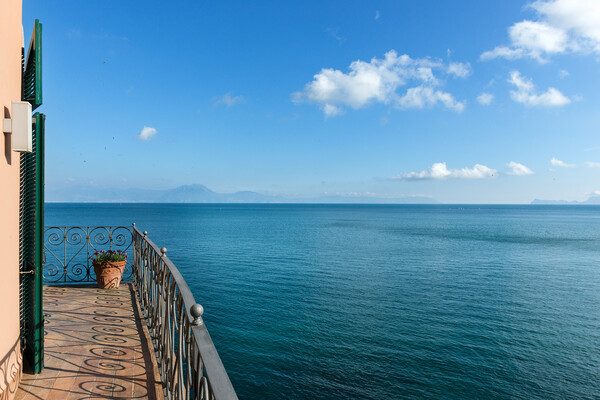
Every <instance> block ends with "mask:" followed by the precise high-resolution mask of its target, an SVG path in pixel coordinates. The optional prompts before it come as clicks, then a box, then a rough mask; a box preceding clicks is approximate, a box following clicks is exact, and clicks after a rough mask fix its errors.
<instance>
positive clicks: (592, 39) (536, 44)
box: [481, 0, 600, 62]
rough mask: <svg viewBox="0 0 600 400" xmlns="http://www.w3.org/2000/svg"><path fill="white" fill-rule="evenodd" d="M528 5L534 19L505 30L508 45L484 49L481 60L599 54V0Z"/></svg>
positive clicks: (553, 0)
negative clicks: (531, 9) (532, 10)
mask: <svg viewBox="0 0 600 400" xmlns="http://www.w3.org/2000/svg"><path fill="white" fill-rule="evenodd" d="M530 7H531V8H533V9H534V10H535V11H536V12H537V20H535V21H530V20H524V21H521V22H517V23H515V24H513V25H512V26H511V27H510V28H509V29H508V34H509V38H510V45H509V46H498V47H496V48H494V49H493V50H490V51H486V52H484V53H483V54H482V55H481V59H482V60H489V59H493V58H498V57H502V58H507V59H517V58H525V57H529V58H533V59H536V60H538V61H539V62H546V61H547V58H548V57H549V56H552V55H555V54H564V53H569V52H571V53H584V54H585V53H590V52H593V53H596V54H600V7H599V5H598V0H538V1H535V2H534V3H532V4H531V5H530Z"/></svg>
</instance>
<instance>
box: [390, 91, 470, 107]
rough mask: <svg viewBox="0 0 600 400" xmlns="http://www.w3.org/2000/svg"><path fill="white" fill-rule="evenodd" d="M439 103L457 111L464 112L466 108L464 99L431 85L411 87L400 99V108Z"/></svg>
mask: <svg viewBox="0 0 600 400" xmlns="http://www.w3.org/2000/svg"><path fill="white" fill-rule="evenodd" d="M437 103H442V104H443V105H444V106H446V108H450V109H452V110H454V111H457V112H462V111H463V110H464V109H465V102H464V101H462V102H461V101H456V99H455V98H454V97H453V96H452V95H451V94H450V93H447V92H443V91H441V90H435V89H433V88H431V87H429V86H417V87H414V88H410V89H408V90H407V91H406V94H404V96H402V97H400V98H399V99H398V106H399V107H400V108H424V107H426V106H428V107H430V106H434V105H436V104H437Z"/></svg>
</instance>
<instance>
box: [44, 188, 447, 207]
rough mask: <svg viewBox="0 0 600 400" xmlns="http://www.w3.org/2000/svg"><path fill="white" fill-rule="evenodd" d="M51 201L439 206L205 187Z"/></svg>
mask: <svg viewBox="0 0 600 400" xmlns="http://www.w3.org/2000/svg"><path fill="white" fill-rule="evenodd" d="M46 201H48V202H74V203H79V202H81V203H96V202H97V203H349V204H350V203H353V204H361V203H372V204H436V203H437V201H435V200H434V199H432V198H429V197H425V196H408V197H399V198H383V197H372V196H342V195H325V196H320V197H315V198H292V197H284V196H271V195H266V194H261V193H257V192H252V191H240V192H234V193H217V192H214V191H212V190H210V189H209V188H207V187H206V186H204V185H200V184H196V185H184V186H179V187H176V188H174V189H166V190H152V189H106V188H98V187H95V186H77V187H71V188H68V189H64V188H63V189H50V190H47V191H46Z"/></svg>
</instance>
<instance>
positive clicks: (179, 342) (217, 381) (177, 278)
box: [133, 224, 237, 400]
mask: <svg viewBox="0 0 600 400" xmlns="http://www.w3.org/2000/svg"><path fill="white" fill-rule="evenodd" d="M166 253H167V249H166V248H164V247H163V248H161V249H159V248H158V247H157V246H156V245H155V244H154V243H153V242H152V241H151V240H150V239H149V238H148V236H147V233H146V232H143V233H142V232H140V230H139V229H138V228H137V227H136V226H135V224H134V225H133V281H134V284H135V286H136V289H137V294H138V300H139V301H140V305H141V306H142V311H143V313H144V316H145V317H146V318H147V324H148V328H149V330H150V335H151V336H152V338H153V344H154V349H155V351H156V357H157V360H158V363H159V370H160V375H161V378H162V381H163V384H164V385H165V391H166V392H167V397H168V398H170V399H215V400H220V399H237V395H236V394H235V390H234V389H233V386H232V385H231V382H230V380H229V376H228V375H227V372H226V371H225V368H224V367H223V363H222V362H221V358H220V357H219V354H218V353H217V350H216V349H215V346H214V344H213V342H212V339H211V338H210V335H209V333H208V330H207V329H206V326H205V325H204V322H203V321H202V313H203V308H202V306H201V305H199V304H197V303H196V301H195V300H194V296H193V294H192V292H191V291H190V288H189V287H188V285H187V283H186V282H185V280H184V279H183V276H182V275H181V273H180V272H179V270H178V269H177V267H175V265H174V264H173V263H172V262H171V260H170V259H169V257H167V255H166Z"/></svg>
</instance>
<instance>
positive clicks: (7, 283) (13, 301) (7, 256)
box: [0, 0, 23, 399]
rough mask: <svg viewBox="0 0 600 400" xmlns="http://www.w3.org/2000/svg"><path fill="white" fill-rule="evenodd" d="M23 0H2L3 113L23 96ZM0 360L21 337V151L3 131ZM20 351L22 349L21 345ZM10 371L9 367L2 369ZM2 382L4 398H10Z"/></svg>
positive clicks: (0, 392) (0, 163) (0, 152)
mask: <svg viewBox="0 0 600 400" xmlns="http://www.w3.org/2000/svg"><path fill="white" fill-rule="evenodd" d="M21 7H22V3H21V0H1V1H0V117H1V118H4V117H8V116H9V115H10V111H11V101H13V100H21V47H22V46H23V25H22V20H21V18H22V15H21ZM1 122H2V120H1V119H0V125H2V123H1ZM0 135H2V138H1V139H0V148H1V149H0V199H1V201H0V255H1V257H0V364H1V363H2V361H6V362H9V363H10V362H11V361H10V359H11V358H12V357H11V353H12V354H14V352H15V349H14V347H15V344H18V338H19V153H16V152H13V151H12V150H11V148H10V145H11V141H10V135H6V134H4V133H0ZM17 351H18V349H17ZM2 368H3V367H2V366H0V370H1V369H2ZM0 372H3V373H6V372H7V371H0ZM19 376H20V374H16V376H14V377H10V378H9V379H10V380H12V382H9V387H2V386H5V384H4V382H1V381H2V379H3V378H5V377H4V376H2V377H0V398H2V399H5V398H10V397H12V396H10V395H8V392H12V390H13V389H14V387H15V384H16V383H15V382H14V380H15V379H18V378H19Z"/></svg>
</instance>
